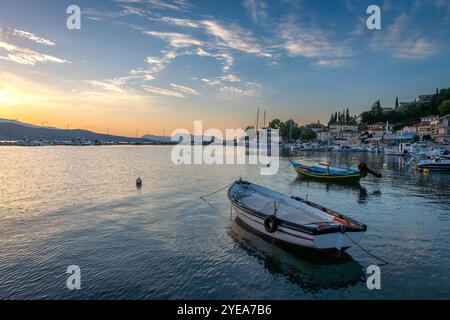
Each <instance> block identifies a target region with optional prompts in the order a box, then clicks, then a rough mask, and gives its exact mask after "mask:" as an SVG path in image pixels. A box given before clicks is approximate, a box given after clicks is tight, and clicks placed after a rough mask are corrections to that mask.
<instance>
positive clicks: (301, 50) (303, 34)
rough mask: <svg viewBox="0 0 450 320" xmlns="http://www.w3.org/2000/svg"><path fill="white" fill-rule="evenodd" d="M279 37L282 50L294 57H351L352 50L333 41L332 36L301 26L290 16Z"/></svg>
mask: <svg viewBox="0 0 450 320" xmlns="http://www.w3.org/2000/svg"><path fill="white" fill-rule="evenodd" d="M278 36H279V38H280V39H281V40H282V43H281V45H280V46H281V48H283V49H284V50H286V52H287V53H288V54H289V55H290V56H292V57H297V56H302V57H305V58H319V59H320V58H327V57H328V58H342V57H347V56H350V55H351V53H350V50H349V49H348V48H347V47H346V46H344V45H343V44H341V43H339V42H338V41H336V40H334V41H332V40H331V39H330V38H331V35H330V34H329V33H328V32H325V31H323V30H321V29H319V28H316V27H313V26H306V25H301V24H299V23H298V22H297V18H296V17H294V16H289V17H287V18H286V20H285V21H284V22H283V23H281V24H280V25H279V27H278Z"/></svg>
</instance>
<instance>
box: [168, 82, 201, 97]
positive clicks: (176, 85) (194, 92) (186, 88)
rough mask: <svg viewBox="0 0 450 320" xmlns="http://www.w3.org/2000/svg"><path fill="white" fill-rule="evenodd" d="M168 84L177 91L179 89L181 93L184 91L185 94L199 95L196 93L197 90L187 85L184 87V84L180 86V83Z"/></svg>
mask: <svg viewBox="0 0 450 320" xmlns="http://www.w3.org/2000/svg"><path fill="white" fill-rule="evenodd" d="M170 86H171V87H172V88H174V89H175V90H178V91H180V92H182V93H185V94H189V95H192V96H199V95H200V93H198V91H197V90H195V89H192V88H189V87H186V86H182V85H179V84H175V83H171V84H170Z"/></svg>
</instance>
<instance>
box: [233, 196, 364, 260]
mask: <svg viewBox="0 0 450 320" xmlns="http://www.w3.org/2000/svg"><path fill="white" fill-rule="evenodd" d="M232 206H233V208H234V211H235V212H236V214H237V216H238V218H239V219H240V220H241V221H242V222H243V223H244V224H245V225H247V226H248V227H250V228H251V229H253V230H255V231H256V232H257V233H259V234H261V235H263V236H265V237H266V238H271V239H274V240H275V241H279V242H282V243H285V244H288V245H290V246H294V247H299V248H302V249H310V250H315V251H322V252H336V251H345V250H347V249H348V248H350V247H351V246H353V245H354V244H355V242H356V243H358V242H359V241H361V239H362V238H363V237H364V234H365V232H351V233H346V234H343V233H341V232H335V233H329V234H320V235H312V234H309V233H306V232H301V231H298V230H293V229H290V228H286V227H283V226H279V227H278V229H277V231H276V232H275V233H273V234H271V233H268V232H267V231H266V229H265V228H264V219H262V218H261V217H259V216H257V215H254V214H253V213H252V212H251V211H250V210H248V209H246V208H243V207H242V206H240V205H239V204H238V203H236V202H234V201H232ZM349 237H350V238H349ZM350 239H352V240H353V241H352V240H350Z"/></svg>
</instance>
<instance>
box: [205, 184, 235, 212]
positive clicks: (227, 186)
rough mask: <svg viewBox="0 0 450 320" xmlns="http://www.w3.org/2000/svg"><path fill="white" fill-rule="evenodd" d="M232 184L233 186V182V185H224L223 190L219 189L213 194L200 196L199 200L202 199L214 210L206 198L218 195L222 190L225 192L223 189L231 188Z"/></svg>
mask: <svg viewBox="0 0 450 320" xmlns="http://www.w3.org/2000/svg"><path fill="white" fill-rule="evenodd" d="M233 184H234V182H233V183H230V184H228V185H226V186H225V187H223V188H221V189H219V190H217V191H214V192H211V193H209V194H207V195H204V196H201V197H200V199H202V200H203V201H205V202H206V203H207V204H209V205H210V206H211V207H213V208H216V207H215V206H214V205H213V204H212V203H211V202H209V201H208V200H206V198H208V197H210V196H212V195H215V194H216V193H219V192H221V191H223V190H225V189H227V188H229V187H231V186H232V185H233Z"/></svg>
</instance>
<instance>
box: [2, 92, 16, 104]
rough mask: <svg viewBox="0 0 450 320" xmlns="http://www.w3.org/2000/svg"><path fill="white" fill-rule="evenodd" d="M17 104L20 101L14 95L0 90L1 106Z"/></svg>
mask: <svg viewBox="0 0 450 320" xmlns="http://www.w3.org/2000/svg"><path fill="white" fill-rule="evenodd" d="M17 103H18V100H17V98H16V97H15V94H14V93H12V92H10V91H7V90H0V106H10V105H16V104H17Z"/></svg>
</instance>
